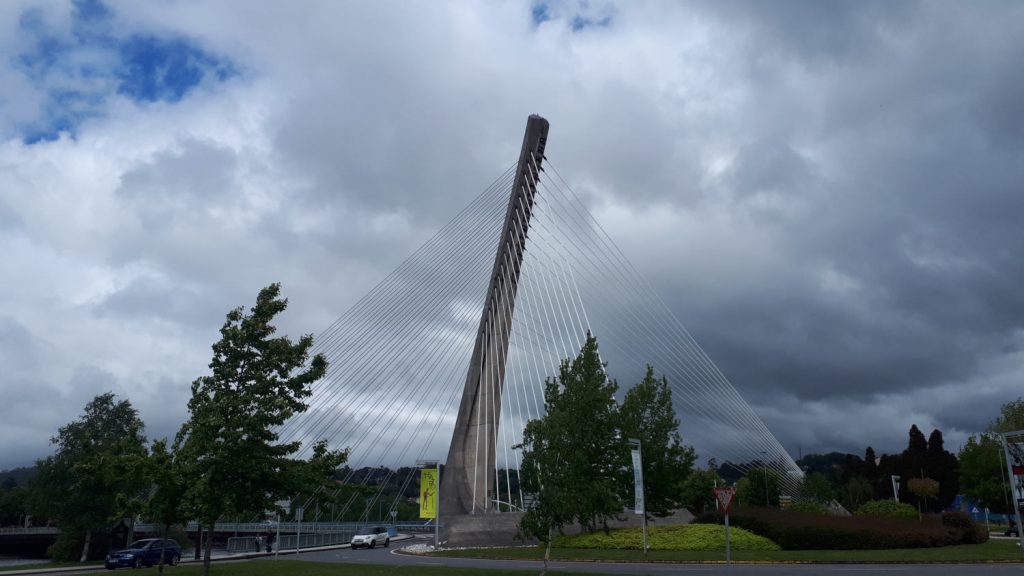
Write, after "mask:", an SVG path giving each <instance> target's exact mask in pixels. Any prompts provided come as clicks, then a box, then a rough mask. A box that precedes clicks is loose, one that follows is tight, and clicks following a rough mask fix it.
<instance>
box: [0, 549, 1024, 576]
mask: <svg viewBox="0 0 1024 576" xmlns="http://www.w3.org/2000/svg"><path fill="white" fill-rule="evenodd" d="M415 542H423V540H414V541H405V542H401V543H398V542H396V543H394V545H393V546H392V547H391V548H375V549H373V550H368V549H365V548H363V549H359V550H352V549H349V548H336V549H331V550H318V551H313V552H303V553H301V554H297V555H296V554H288V555H282V556H281V557H280V558H281V559H280V560H278V561H279V562H287V561H294V560H307V561H312V562H335V563H340V564H355V565H358V564H384V565H392V566H399V565H401V566H436V567H440V566H450V567H464V568H504V569H511V570H530V571H538V572H539V571H540V568H541V566H542V565H543V564H542V563H541V562H536V561H526V560H479V559H474V558H444V557H429V556H427V557H425V556H413V555H408V554H399V553H397V552H398V549H400V547H401V546H407V545H410V544H413V543H415ZM249 561H251V562H273V561H274V560H272V559H270V558H261V559H255V560H249ZM549 567H550V569H551V570H557V571H560V572H570V573H571V572H577V573H592V574H682V575H688V574H693V575H695V576H701V575H705V574H706V575H708V576H718V575H728V576H733V575H737V576H868V575H871V574H880V575H882V576H1024V564H732V565H725V564H660V563H650V564H630V563H618V562H552V563H551V564H550V566H549ZM98 573H106V571H104V570H102V569H100V570H96V569H92V570H88V571H81V572H79V571H73V572H67V571H60V572H58V571H53V572H34V573H33V576H36V575H40V576H43V575H47V574H52V575H57V574H60V575H61V576H71V575H73V574H93V575H95V574H98ZM154 573H155V571H154ZM0 574H4V573H2V572H0ZM171 576H173V574H172V575H171Z"/></svg>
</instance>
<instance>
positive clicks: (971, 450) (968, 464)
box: [958, 398, 1024, 514]
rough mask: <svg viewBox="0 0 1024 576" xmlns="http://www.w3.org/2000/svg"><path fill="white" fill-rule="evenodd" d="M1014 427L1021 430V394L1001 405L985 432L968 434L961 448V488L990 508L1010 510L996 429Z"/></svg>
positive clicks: (1023, 400)
mask: <svg viewBox="0 0 1024 576" xmlns="http://www.w3.org/2000/svg"><path fill="white" fill-rule="evenodd" d="M1015 430H1024V398H1017V399H1016V400H1011V401H1009V402H1007V403H1005V404H1003V405H1002V406H1000V407H999V415H998V416H996V417H995V419H993V420H992V422H990V423H989V425H988V428H987V429H986V430H985V432H983V433H981V434H977V435H971V436H970V437H969V438H968V439H967V444H965V445H964V446H963V447H962V448H961V449H960V455H959V456H960V465H959V469H958V479H959V481H960V491H961V492H963V493H964V494H965V495H967V496H969V497H970V498H972V499H974V500H975V501H977V503H978V504H981V505H982V506H985V507H987V508H988V509H989V510H991V511H993V512H999V513H1004V514H1005V513H1010V512H1012V511H1013V506H1012V504H1011V500H1010V487H1009V485H1008V484H1007V481H1006V462H1005V461H1004V460H1003V445H1002V440H1001V439H1000V437H999V433H1000V432H1013V431H1015Z"/></svg>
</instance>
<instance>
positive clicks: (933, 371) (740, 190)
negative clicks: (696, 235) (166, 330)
mask: <svg viewBox="0 0 1024 576" xmlns="http://www.w3.org/2000/svg"><path fill="white" fill-rule="evenodd" d="M986 6H988V7H989V8H992V6H991V5H986ZM1004 7H1005V6H1004ZM977 8H978V7H977V6H976V5H972V6H971V7H967V6H965V5H959V4H944V5H936V4H920V5H916V4H912V3H898V4H892V3H882V4H877V3H835V4H831V3H830V4H828V5H825V4H821V3H813V2H811V3H773V4H766V3H756V2H755V3H749V4H748V3H735V2H734V3H714V4H712V5H709V6H707V10H708V11H709V12H710V13H712V14H714V15H715V16H717V17H719V18H721V19H723V20H728V21H730V22H731V23H732V24H734V25H735V26H736V28H737V33H738V34H742V35H744V36H745V37H746V44H745V53H746V56H747V57H748V58H749V60H748V61H749V62H756V66H757V69H758V74H757V75H756V76H753V77H752V78H753V79H754V84H753V85H752V86H751V87H750V90H751V92H752V93H753V94H756V95H757V98H758V99H759V100H762V101H764V102H767V103H771V102H775V101H778V100H779V99H778V98H776V95H777V94H778V93H779V92H782V93H788V95H789V97H791V98H792V99H793V100H794V101H795V102H796V107H800V106H801V105H802V106H803V107H804V109H805V110H806V112H807V116H806V118H800V117H794V116H793V115H791V114H776V113H775V111H774V110H773V109H772V107H771V106H770V105H769V106H766V107H765V108H763V109H762V110H760V112H761V114H760V117H759V118H758V123H757V124H756V125H754V126H753V127H752V128H753V130H754V132H755V133H752V134H751V135H753V136H755V139H754V140H753V142H752V143H751V144H747V145H744V146H741V147H739V149H738V150H737V152H736V153H735V156H734V158H733V160H732V162H731V163H730V167H729V168H728V169H727V170H726V171H725V173H724V175H723V177H722V178H721V179H720V180H719V181H718V182H717V183H716V185H715V186H714V187H712V188H710V189H709V190H707V193H706V197H710V198H712V199H713V200H714V201H717V202H722V201H723V199H725V200H724V201H726V202H728V205H729V207H730V210H732V211H733V213H734V214H735V213H739V214H748V215H755V217H756V222H757V225H756V226H757V227H758V228H759V229H761V230H767V231H768V232H767V234H768V237H769V238H770V239H771V241H772V242H773V243H774V244H775V245H776V246H777V247H778V249H779V250H781V251H783V253H784V254H785V258H784V259H783V260H782V261H780V262H779V266H778V268H777V269H776V271H775V274H776V275H777V276H776V277H775V278H773V279H770V280H769V279H765V278H763V277H762V278H758V279H754V278H751V280H753V283H752V285H751V287H750V288H749V289H747V290H743V291H742V296H741V300H742V301H740V302H735V301H729V302H727V303H726V304H727V306H718V307H715V306H711V307H709V306H704V305H702V300H701V299H700V295H699V294H697V295H693V296H696V298H697V301H696V302H688V303H686V304H679V305H678V306H679V307H680V308H681V309H682V310H684V311H683V312H682V313H681V317H682V318H683V319H684V321H686V322H688V323H689V325H690V327H691V328H692V329H693V331H694V333H695V335H696V336H697V338H698V339H699V340H700V341H701V342H702V343H703V344H704V345H705V346H706V347H707V348H708V349H709V352H710V354H711V356H712V357H713V358H714V359H715V360H716V362H717V363H718V364H719V365H720V366H722V367H723V369H724V370H725V371H726V373H727V374H729V375H730V376H731V377H732V378H733V380H734V382H735V383H736V384H737V386H738V387H739V388H740V389H741V390H742V391H743V392H744V394H745V395H746V396H747V397H748V398H749V399H751V400H752V402H753V403H754V404H755V405H762V406H771V405H772V404H773V403H776V402H777V400H773V399H778V398H779V397H780V395H787V396H788V395H795V398H797V399H798V400H797V402H799V401H800V400H805V401H828V400H834V401H835V402H837V406H838V402H839V401H840V399H842V398H850V399H859V401H861V402H863V403H864V404H865V405H870V404H871V403H872V402H873V401H874V399H876V398H878V397H879V396H880V395H884V394H898V395H904V398H903V399H900V400H899V401H898V402H906V404H907V405H906V409H907V411H908V412H909V411H910V410H912V409H913V407H912V402H913V401H915V400H923V399H925V398H928V397H929V396H930V395H931V394H932V391H933V390H934V389H937V388H939V387H942V386H946V385H951V384H958V385H962V386H965V389H964V390H965V394H966V393H967V392H966V391H967V390H968V389H969V387H970V385H969V383H970V382H974V381H977V380H979V379H982V378H984V377H985V374H984V370H985V369H984V364H985V362H986V361H991V360H992V358H993V357H995V358H998V357H999V356H1001V355H1003V354H1012V353H1014V352H1016V351H1018V350H1019V337H1018V335H1019V331H1020V330H1021V328H1022V326H1024V292H1022V291H1021V290H1020V288H1019V287H1020V286H1021V285H1022V284H1024V262H1022V261H1021V259H1020V258H1019V255H1018V254H1017V247H1019V246H1024V227H1021V226H1020V224H1019V222H1020V214H1022V213H1024V195H1022V194H1020V182H1022V181H1024V162H1021V156H1020V150H1021V139H1020V138H1019V135H1018V133H1017V131H1018V130H1019V125H1020V118H1021V108H1020V107H1019V106H1011V105H1008V100H1006V98H1009V95H1011V94H1020V93H1021V90H1022V89H1024V79H1022V78H1021V76H1020V75H1019V74H1017V73H1016V72H1015V71H1014V70H1015V68H1016V67H1017V65H1016V64H1015V63H1014V62H1016V61H1019V58H1020V57H1021V56H1024V41H1022V39H1021V37H1020V35H1019V34H1013V33H1012V31H1011V30H1012V29H1013V28H1015V27H1017V26H1019V23H1020V16H1021V14H1020V10H1019V8H1017V7H1011V8H1012V9H1011V13H1013V17H1012V18H1001V17H996V16H995V15H996V14H998V13H1000V11H999V10H998V9H996V10H994V11H993V12H987V11H985V10H978V9H977ZM1003 16H1006V14H1003ZM983 30H984V31H986V32H984V33H983V32H982V31H983ZM794 68H796V69H798V71H799V74H800V75H801V76H802V77H804V78H805V82H806V83H805V84H804V83H803V82H804V81H801V82H802V83H801V86H802V87H803V88H804V89H803V90H794V89H793V87H792V86H787V82H788V81H790V80H789V79H790V75H791V74H792V70H793V69H794ZM823 94H824V95H826V96H824V97H823ZM819 110H820V112H819ZM757 131H761V132H763V133H764V135H763V136H760V137H757V135H756V132H757ZM796 151H805V153H804V154H800V153H797V152H796ZM786 208H790V209H791V210H789V211H787V210H786ZM736 241H738V242H743V241H745V239H744V238H742V237H741V238H737V239H736ZM683 282H684V283H686V281H685V280H684V281H683ZM779 284H781V285H782V287H781V288H780V286H779ZM1016 393H1019V391H1017V392H1015V391H1014V390H1013V389H1008V388H1006V387H1005V386H1004V387H1002V388H998V389H994V390H987V391H985V392H984V393H983V394H980V395H979V396H978V398H977V403H976V404H975V405H974V406H972V407H971V408H970V409H966V410H962V409H960V408H959V407H957V406H955V405H941V406H935V407H934V410H935V411H934V416H935V424H936V425H948V426H951V427H954V428H958V429H961V430H974V429H979V428H980V427H982V426H983V425H984V422H985V420H986V419H988V418H991V416H992V413H993V410H994V408H993V406H996V405H998V404H999V403H1001V402H1003V401H1006V400H1007V399H1009V398H1010V397H1013V395H1015V394H1016ZM780 405H781V404H780ZM908 417H909V416H908ZM907 425H908V426H909V422H908V423H907ZM786 435H787V433H786V432H785V431H783V432H782V433H781V434H780V436H783V437H785V436H786ZM819 440H820V439H819ZM846 444H850V442H849V439H847V440H846Z"/></svg>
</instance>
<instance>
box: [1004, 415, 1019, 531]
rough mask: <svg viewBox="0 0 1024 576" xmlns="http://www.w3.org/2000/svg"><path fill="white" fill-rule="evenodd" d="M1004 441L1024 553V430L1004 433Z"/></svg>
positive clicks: (1015, 512)
mask: <svg viewBox="0 0 1024 576" xmlns="http://www.w3.org/2000/svg"><path fill="white" fill-rule="evenodd" d="M1002 440H1003V455H1004V456H1005V457H1006V471H1007V472H1009V476H1010V495H1011V496H1012V497H1013V498H1012V499H1013V505H1014V509H1013V512H1014V515H1015V516H1016V517H1017V539H1018V542H1017V545H1018V546H1020V549H1021V551H1024V526H1021V509H1022V508H1024V430H1017V431H1015V432H1003V434H1002Z"/></svg>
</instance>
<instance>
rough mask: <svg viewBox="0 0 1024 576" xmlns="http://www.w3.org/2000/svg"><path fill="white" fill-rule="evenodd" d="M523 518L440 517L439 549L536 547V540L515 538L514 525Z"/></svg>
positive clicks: (519, 514) (510, 515) (511, 514)
mask: <svg viewBox="0 0 1024 576" xmlns="http://www.w3.org/2000/svg"><path fill="white" fill-rule="evenodd" d="M442 514H443V513H442ZM522 517H523V513H522V512H502V513H500V514H459V515H456V516H442V518H441V524H442V525H443V527H442V528H441V547H442V548H473V547H483V546H523V545H528V544H537V541H536V540H517V539H516V532H518V528H517V525H518V524H519V520H520V519H521V518H522Z"/></svg>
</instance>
